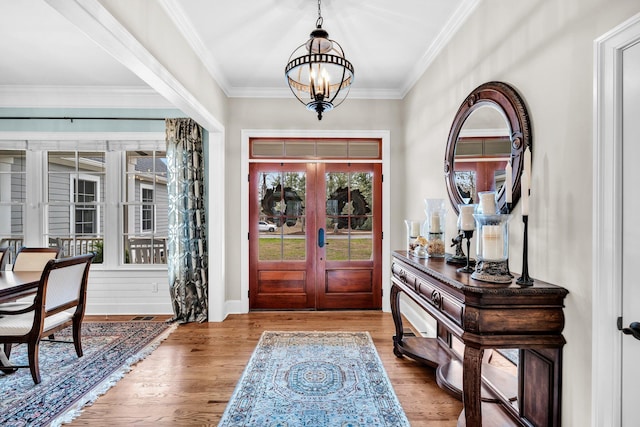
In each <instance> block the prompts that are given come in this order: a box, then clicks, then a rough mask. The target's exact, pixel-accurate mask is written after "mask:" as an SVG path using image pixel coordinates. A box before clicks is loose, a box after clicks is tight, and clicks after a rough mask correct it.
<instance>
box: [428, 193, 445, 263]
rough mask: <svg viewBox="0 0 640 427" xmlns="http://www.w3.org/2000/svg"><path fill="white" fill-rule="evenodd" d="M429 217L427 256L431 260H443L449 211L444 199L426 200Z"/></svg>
mask: <svg viewBox="0 0 640 427" xmlns="http://www.w3.org/2000/svg"><path fill="white" fill-rule="evenodd" d="M424 203H425V206H426V209H425V210H424V212H425V214H426V215H427V220H426V222H425V226H426V233H425V236H426V238H427V256H428V257H430V258H442V257H444V252H445V247H446V246H445V240H444V229H445V225H446V222H445V219H446V218H445V217H446V213H447V210H446V208H445V203H444V199H425V200H424Z"/></svg>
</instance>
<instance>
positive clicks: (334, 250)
mask: <svg viewBox="0 0 640 427" xmlns="http://www.w3.org/2000/svg"><path fill="white" fill-rule="evenodd" d="M325 182H326V230H327V252H326V256H327V260H328V261H354V260H370V259H371V257H372V254H373V240H372V230H373V213H372V210H371V207H372V206H373V192H372V188H373V174H372V173H371V172H327V173H325Z"/></svg>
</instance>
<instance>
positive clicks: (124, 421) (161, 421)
mask: <svg viewBox="0 0 640 427" xmlns="http://www.w3.org/2000/svg"><path fill="white" fill-rule="evenodd" d="M130 318H131V316H129V317H128V318H125V319H126V320H130ZM91 320H100V321H104V320H105V318H104V317H98V316H88V317H87V318H86V321H91ZM106 320H123V318H122V317H118V316H116V317H113V316H109V317H108V319H106ZM265 330H271V331H277V330H280V331H285V330H326V331H339V330H341V331H369V333H370V334H371V336H372V338H373V340H374V343H375V345H376V348H377V350H378V354H379V355H380V359H382V362H383V364H384V367H385V369H386V371H387V374H388V376H389V378H390V380H391V383H392V384H393V388H394V390H395V392H396V395H397V396H398V399H399V400H400V403H401V404H402V407H403V408H404V410H405V413H406V415H407V418H408V419H409V421H410V423H411V425H412V426H429V427H445V426H446V427H450V426H455V425H456V422H457V419H458V416H459V415H460V412H461V410H462V403H461V402H460V401H458V400H456V399H455V398H454V397H452V396H450V395H449V394H447V393H446V392H445V391H443V390H442V389H440V388H439V387H438V385H437V384H436V383H435V375H434V371H433V370H432V369H430V368H428V367H425V366H422V365H419V364H418V363H416V362H414V361H412V360H410V359H407V358H397V357H396V356H395V355H394V354H393V345H392V337H393V335H394V334H395V329H394V325H393V320H392V319H391V314H390V313H382V312H380V311H346V312H345V311H340V312H305V311H298V312H252V313H249V314H243V315H231V316H229V317H228V318H227V319H226V320H225V321H224V322H220V323H205V324H195V323H192V324H186V325H180V326H179V327H178V328H177V330H176V331H175V332H173V333H172V334H171V335H170V336H169V338H167V339H166V340H165V341H164V342H163V343H162V344H161V345H160V346H159V347H158V348H157V349H156V350H155V351H154V352H153V353H152V354H151V355H150V356H148V357H147V358H146V359H144V360H143V361H141V362H139V363H138V364H137V365H135V367H134V369H133V370H132V371H131V372H130V373H128V374H127V375H125V377H124V378H123V379H121V380H120V381H119V382H118V383H117V384H116V385H115V386H114V387H113V388H111V389H110V390H109V391H108V392H107V393H106V394H105V395H104V396H101V397H100V398H99V399H98V400H97V401H96V402H95V403H94V404H93V406H90V407H86V408H85V409H84V411H83V412H82V414H81V415H80V417H78V418H76V419H75V420H74V421H73V422H72V423H71V425H73V426H87V425H92V426H95V425H109V426H130V425H142V426H152V425H153V426H159V425H164V426H193V425H198V426H210V425H217V424H218V421H219V420H220V417H221V416H222V413H223V412H224V409H225V407H226V405H227V402H228V401H229V398H230V397H231V394H232V393H233V390H234V388H235V385H236V383H237V381H238V380H239V379H240V376H241V375H242V372H243V370H244V367H245V365H246V363H247V361H248V360H249V357H250V356H251V354H252V352H253V350H254V348H255V346H256V344H257V342H258V339H259V338H260V335H261V334H262V332H263V331H265Z"/></svg>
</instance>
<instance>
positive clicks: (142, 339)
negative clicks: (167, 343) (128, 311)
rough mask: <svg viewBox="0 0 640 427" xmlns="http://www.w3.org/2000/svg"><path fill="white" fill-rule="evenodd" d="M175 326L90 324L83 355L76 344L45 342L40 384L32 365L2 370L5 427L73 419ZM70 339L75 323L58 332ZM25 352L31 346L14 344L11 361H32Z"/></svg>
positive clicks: (0, 417) (0, 411)
mask: <svg viewBox="0 0 640 427" xmlns="http://www.w3.org/2000/svg"><path fill="white" fill-rule="evenodd" d="M173 329H174V326H171V325H168V324H167V323H165V322H85V323H83V325H82V350H83V353H84V355H83V356H82V357H78V356H77V355H76V351H75V349H74V346H73V344H66V343H55V342H42V343H41V344H40V375H41V377H42V382H41V383H40V384H38V385H36V384H34V383H33V379H32V378H31V373H30V372H29V369H18V371H17V372H15V373H12V374H8V375H5V374H3V373H0V396H2V397H1V398H0V425H1V426H3V427H8V426H12V427H15V426H47V425H53V426H56V425H60V424H61V423H64V422H69V421H71V420H72V419H73V418H75V417H76V416H78V415H79V413H80V410H81V408H82V407H83V406H85V405H87V404H90V403H92V402H94V401H95V400H96V399H97V398H98V396H100V395H101V394H104V393H105V392H106V391H107V390H108V389H109V388H110V387H112V386H113V385H114V384H115V383H116V382H117V381H118V380H119V379H120V378H122V377H123V376H124V374H125V373H127V372H128V371H129V370H131V365H133V364H134V363H136V362H138V361H140V360H141V359H144V358H145V357H146V356H147V355H149V354H150V353H151V352H152V351H153V350H154V349H155V348H156V347H157V346H158V345H159V344H160V342H161V341H162V340H163V339H164V338H166V337H167V336H168V335H169V334H170V333H171V331H173ZM71 339H72V338H71V328H70V327H69V328H66V329H64V330H62V331H60V332H58V333H56V340H69V341H71ZM0 351H1V350H0ZM26 353H27V346H26V344H20V345H17V346H14V348H13V350H12V352H11V362H12V363H13V364H16V365H22V364H24V365H27V364H28V363H29V362H28V360H27V354H26Z"/></svg>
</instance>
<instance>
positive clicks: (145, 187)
mask: <svg viewBox="0 0 640 427" xmlns="http://www.w3.org/2000/svg"><path fill="white" fill-rule="evenodd" d="M142 190H151V192H152V194H153V196H154V197H153V198H154V200H153V201H152V203H153V212H152V213H151V215H152V218H151V224H152V225H153V230H145V229H144V227H143V221H142V219H143V218H142V212H143V208H144V205H145V202H144V200H143V199H142ZM155 191H156V189H155V187H154V186H153V185H150V184H144V183H142V182H141V183H140V203H141V204H140V234H155V232H156V203H155Z"/></svg>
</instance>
